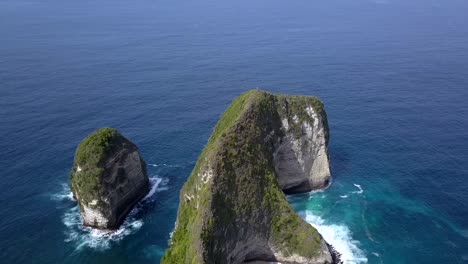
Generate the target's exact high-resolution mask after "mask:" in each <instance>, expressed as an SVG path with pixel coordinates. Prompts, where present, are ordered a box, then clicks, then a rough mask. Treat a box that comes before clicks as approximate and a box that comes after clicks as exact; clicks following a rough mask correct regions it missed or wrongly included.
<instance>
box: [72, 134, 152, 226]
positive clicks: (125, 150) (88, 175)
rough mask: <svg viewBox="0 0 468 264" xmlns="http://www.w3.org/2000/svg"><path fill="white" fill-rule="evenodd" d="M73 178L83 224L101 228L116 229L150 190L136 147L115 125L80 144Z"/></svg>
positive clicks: (144, 168)
mask: <svg viewBox="0 0 468 264" xmlns="http://www.w3.org/2000/svg"><path fill="white" fill-rule="evenodd" d="M70 178H71V183H70V187H71V190H72V192H73V196H74V197H75V199H76V200H77V201H78V203H79V206H80V211H81V216H82V219H83V224H84V225H86V226H90V227H94V228H98V229H108V230H112V229H117V228H118V227H119V225H120V224H121V223H122V222H123V220H124V219H125V216H126V215H127V214H128V213H129V212H130V210H131V209H132V208H133V207H134V206H135V204H136V203H137V202H138V201H140V200H141V199H142V198H143V197H144V196H145V195H146V194H147V193H148V191H149V179H148V176H147V173H146V164H145V162H144V161H143V159H142V158H141V156H140V153H139V152H138V148H137V146H136V145H135V144H133V143H132V142H130V141H129V140H128V139H126V138H125V137H124V136H122V135H121V134H120V133H119V132H118V131H117V130H115V129H113V128H102V129H99V130H97V131H95V132H93V133H92V134H91V135H89V136H88V137H87V138H85V139H84V140H83V141H82V142H81V143H80V145H79V146H78V149H77V150H76V154H75V161H74V164H73V168H72V172H71V176H70Z"/></svg>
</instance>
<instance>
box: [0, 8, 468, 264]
mask: <svg viewBox="0 0 468 264" xmlns="http://www.w3.org/2000/svg"><path fill="white" fill-rule="evenodd" d="M467 11H468V2H467V1H464V0H445V1H440V0H439V1H436V0H424V1H423V0H293V1H284V0H269V1H266V0H250V1H247V0H237V1H227V0H216V1H215V0H194V1H188V0H171V1H169V0H133V1H126V0H114V1H110V0H92V1H91V0H80V1H71V0H61V1H59V0H14V1H13V0H0V40H1V41H0V149H1V151H0V179H1V181H0V205H1V206H0V216H1V217H0V249H1V252H0V259H1V262H2V263H158V262H159V260H160V258H161V257H162V256H163V254H164V250H165V249H166V248H167V243H168V240H169V238H170V233H171V231H172V230H173V228H174V223H175V220H176V213H177V207H178V200H179V190H180V188H181V186H182V185H183V183H184V182H185V180H186V179H187V177H188V176H189V175H190V172H191V170H192V168H193V166H194V164H195V162H196V160H197V157H198V155H199V154H200V153H201V151H202V149H203V147H204V145H205V144H206V143H207V140H208V137H209V135H210V133H211V130H212V129H213V127H214V125H215V124H216V122H217V120H218V118H219V117H220V115H221V114H222V113H223V111H224V110H225V109H226V107H227V106H228V105H229V103H230V102H231V101H232V100H233V99H234V98H235V97H236V96H238V95H239V94H241V93H242V92H244V91H246V90H248V89H252V88H261V89H264V90H267V91H271V92H275V93H285V94H303V95H315V96H318V97H320V98H321V99H322V100H323V101H324V103H325V106H326V110H327V113H328V118H329V125H330V132H331V137H330V146H329V152H330V158H331V163H332V176H333V182H332V185H331V186H330V187H329V188H328V189H326V190H323V191H319V192H312V193H307V194H300V195H293V196H289V197H288V199H289V200H290V202H291V203H292V205H293V206H294V208H295V209H296V210H297V211H298V212H299V214H300V215H301V216H302V217H303V218H304V219H305V220H306V221H308V222H310V223H311V224H312V225H314V226H315V227H316V228H317V229H318V230H319V231H320V233H321V234H322V235H323V237H324V238H325V239H326V240H327V241H328V242H329V243H331V244H332V245H333V246H334V247H335V248H336V249H337V250H338V251H339V252H340V253H341V256H342V260H343V261H344V262H345V263H353V264H358V263H359V264H360V263H388V264H393V263H468V166H467V161H468V132H467V131H468V118H467V116H468V103H467V101H468V13H467ZM105 126H111V127H115V128H117V129H119V130H120V132H121V133H123V134H124V135H125V136H127V137H128V138H130V139H131V140H132V141H133V142H135V143H136V144H137V145H138V146H139V148H140V151H141V153H142V155H143V157H144V159H145V160H146V162H147V163H148V172H149V176H150V177H151V184H152V189H151V190H152V191H151V193H150V194H149V195H148V196H147V197H146V198H145V200H144V201H142V202H141V203H140V204H138V206H137V207H136V208H135V209H134V210H133V211H132V213H131V214H130V215H129V217H128V218H127V220H126V221H125V223H124V225H123V226H122V228H120V229H119V230H118V231H117V232H115V233H113V234H111V235H106V234H103V233H101V232H98V231H93V230H90V229H87V228H83V227H82V226H81V224H80V218H79V211H78V208H77V206H76V203H75V202H74V201H73V200H72V199H71V196H70V190H69V188H68V181H69V173H70V169H71V166H72V163H73V156H74V152H75V149H76V147H77V145H78V144H79V142H80V141H81V140H82V139H83V138H84V137H86V136H87V135H88V134H90V133H91V132H92V131H94V130H95V129H97V128H100V127H105Z"/></svg>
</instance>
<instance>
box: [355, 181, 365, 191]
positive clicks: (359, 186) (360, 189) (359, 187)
mask: <svg viewBox="0 0 468 264" xmlns="http://www.w3.org/2000/svg"><path fill="white" fill-rule="evenodd" d="M353 185H354V186H356V187H357V188H358V189H359V191H355V192H353V193H363V192H364V190H363V189H362V187H361V185H359V184H356V183H354V184H353Z"/></svg>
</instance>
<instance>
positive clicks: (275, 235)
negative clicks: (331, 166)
mask: <svg viewBox="0 0 468 264" xmlns="http://www.w3.org/2000/svg"><path fill="white" fill-rule="evenodd" d="M317 102H318V105H317ZM309 103H313V104H315V105H313V106H314V109H316V111H318V112H322V111H323V105H321V103H320V101H319V100H317V99H316V98H314V97H299V96H297V97H296V96H295V97H288V96H274V95H271V94H269V93H265V92H261V91H257V90H252V91H249V92H247V93H244V94H242V95H241V96H239V97H238V98H236V99H235V100H234V101H233V103H232V104H231V105H230V106H229V108H228V109H227V110H226V112H225V113H224V114H223V116H222V117H221V119H220V121H219V122H218V124H217V126H216V127H215V129H214V131H213V133H212V135H211V137H210V139H209V141H208V144H207V145H206V147H205V149H204V150H203V152H202V154H201V155H200V157H199V159H198V162H197V164H196V166H195V168H194V170H193V172H192V175H191V176H190V177H189V179H188V181H187V182H186V183H185V185H184V187H183V188H182V190H181V197H180V199H181V203H180V207H179V212H178V223H177V227H176V230H175V232H174V234H173V237H172V243H171V246H170V248H169V249H168V250H167V251H166V255H165V256H164V258H163V260H162V262H163V263H203V262H207V263H218V262H225V261H226V258H227V254H229V252H230V250H232V249H233V247H234V246H235V242H236V241H241V240H242V239H245V235H242V231H243V230H245V229H247V230H249V231H252V230H254V232H260V233H262V234H263V235H264V236H265V237H266V239H267V240H269V241H270V244H272V245H275V246H276V248H278V249H280V250H281V251H282V252H283V254H284V255H290V254H294V253H297V254H299V255H302V256H307V257H312V256H314V255H316V254H317V252H318V249H319V247H320V235H319V234H318V233H317V231H316V230H315V229H314V228H313V227H311V226H310V225H308V224H307V223H305V222H304V221H303V220H302V219H301V218H300V217H299V216H298V215H297V214H296V213H295V212H294V211H293V209H292V208H291V206H290V205H289V204H288V203H287V201H286V199H285V196H284V194H283V192H282V191H281V189H280V187H279V185H278V183H277V180H276V175H275V172H274V167H273V164H272V155H271V152H272V142H266V141H265V138H267V137H268V136H267V135H266V133H269V131H272V130H274V131H275V132H276V133H277V134H280V133H281V130H280V129H279V127H280V118H284V116H288V115H289V114H290V113H297V114H299V115H302V112H303V111H304V107H302V106H304V105H305V104H309ZM279 108H283V110H280V111H278V109H279ZM301 111H302V112H301ZM278 112H280V113H278ZM272 140H273V139H272ZM208 167H209V168H212V169H213V171H214V174H215V177H214V179H213V182H212V183H211V184H206V185H203V186H202V184H201V179H200V173H201V172H203V171H205V170H206V169H207V168H208ZM199 186H202V187H201V190H199V191H198V189H197V187H199ZM185 194H188V195H194V197H197V199H198V209H197V208H196V207H197V206H196V205H195V203H196V202H195V200H192V201H187V200H186V199H185ZM260 222H262V224H259V223H260ZM257 226H260V227H257ZM220 249H224V250H220Z"/></svg>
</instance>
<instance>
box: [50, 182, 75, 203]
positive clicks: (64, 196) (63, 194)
mask: <svg viewBox="0 0 468 264" xmlns="http://www.w3.org/2000/svg"><path fill="white" fill-rule="evenodd" d="M51 199H52V200H54V201H63V200H70V201H74V200H75V199H73V193H72V192H71V191H70V187H68V185H67V184H65V183H64V184H62V190H61V191H60V192H59V193H56V194H53V195H52V197H51Z"/></svg>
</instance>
